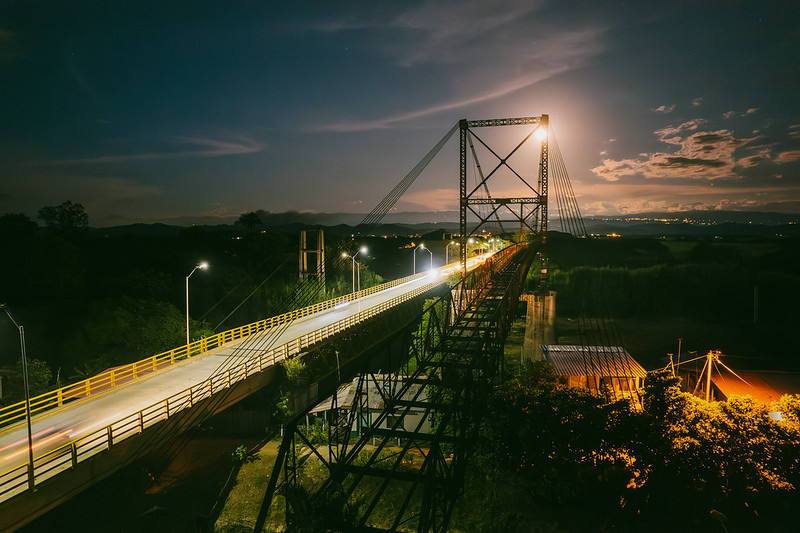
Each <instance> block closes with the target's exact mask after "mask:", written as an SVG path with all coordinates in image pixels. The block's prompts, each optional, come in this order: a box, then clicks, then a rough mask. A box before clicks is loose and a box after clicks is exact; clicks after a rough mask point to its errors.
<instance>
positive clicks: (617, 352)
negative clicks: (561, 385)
mask: <svg viewBox="0 0 800 533" xmlns="http://www.w3.org/2000/svg"><path fill="white" fill-rule="evenodd" d="M542 353H543V354H544V358H545V360H546V361H547V362H548V363H550V364H551V365H552V366H553V369H554V370H555V372H556V374H558V375H559V376H561V377H562V378H564V379H566V382H567V386H569V387H580V388H584V389H589V390H590V391H591V392H593V393H595V394H600V393H603V394H604V393H605V392H606V391H611V392H612V393H613V397H614V398H621V397H628V396H631V393H632V392H634V393H635V391H637V390H639V389H640V388H641V387H642V383H643V380H644V378H645V377H646V376H647V371H646V370H645V369H644V368H642V365H640V364H639V363H638V362H637V361H636V360H635V359H634V358H633V357H631V355H630V354H629V353H628V352H627V351H626V350H625V348H623V347H621V346H578V345H566V344H564V345H562V344H550V345H543V346H542Z"/></svg>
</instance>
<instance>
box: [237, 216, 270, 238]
mask: <svg viewBox="0 0 800 533" xmlns="http://www.w3.org/2000/svg"><path fill="white" fill-rule="evenodd" d="M263 223H264V222H262V220H261V217H260V216H258V214H257V213H255V212H254V211H250V212H249V213H242V215H241V216H240V217H239V220H237V221H236V224H239V225H241V226H244V227H246V228H247V233H253V232H254V231H255V229H256V227H258V226H261V225H262V224H263Z"/></svg>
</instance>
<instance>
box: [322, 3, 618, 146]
mask: <svg viewBox="0 0 800 533" xmlns="http://www.w3.org/2000/svg"><path fill="white" fill-rule="evenodd" d="M543 5H544V3H543V2H530V1H523V0H517V1H513V2H509V3H507V4H506V5H504V8H503V9H497V6H496V5H494V4H491V3H486V2H480V1H445V2H439V1H437V2H423V3H421V4H419V5H417V6H415V7H413V8H411V9H409V10H407V11H405V12H402V13H399V14H397V15H396V16H394V17H392V18H391V19H390V20H387V21H382V22H375V19H374V18H370V19H368V20H365V21H364V22H363V24H362V25H361V26H358V24H357V23H356V22H354V21H352V20H350V21H348V23H347V24H344V23H343V24H339V25H328V26H326V27H325V31H347V30H349V29H351V28H353V27H359V29H360V30H361V31H372V32H381V33H382V34H383V35H385V34H390V35H391V36H392V38H391V39H386V38H385V37H383V38H381V39H380V41H379V42H381V43H382V44H381V45H380V46H382V48H379V50H380V52H381V53H382V54H384V55H385V56H387V57H389V58H390V59H391V60H392V61H393V62H394V64H395V65H396V66H397V67H398V68H400V69H403V71H405V72H406V73H407V75H408V76H411V75H413V73H415V72H428V71H432V72H436V75H437V76H438V77H439V80H438V82H439V86H438V87H434V88H433V89H432V90H434V91H435V93H436V94H438V95H439V96H438V98H435V99H433V98H432V99H431V101H436V100H438V103H435V104H432V105H428V106H425V107H421V108H417V109H409V110H406V111H403V112H397V113H392V114H389V115H387V116H383V117H378V118H370V119H364V120H359V119H354V120H343V121H336V122H332V123H330V124H327V125H322V126H321V127H318V128H316V129H317V130H322V131H341V132H351V131H368V130H373V129H385V128H392V127H397V126H398V125H400V124H403V123H406V122H409V121H412V120H415V119H419V118H421V117H426V116H430V115H434V114H437V113H442V112H447V111H452V110H454V109H460V108H464V107H467V106H471V105H474V104H478V103H482V102H488V101H491V100H495V99H498V98H502V97H505V96H508V95H509V94H511V93H514V92H516V91H520V90H522V89H525V88H527V87H531V86H533V85H535V84H537V83H540V82H542V81H544V80H547V79H550V78H552V77H554V76H557V75H560V74H563V73H565V72H569V71H571V70H574V69H577V68H580V67H582V66H584V65H585V64H586V63H587V61H588V60H589V59H590V58H592V57H594V56H596V55H597V54H599V53H600V52H601V51H602V50H603V49H604V45H603V42H602V37H603V35H604V33H605V32H606V31H607V28H606V27H604V26H602V25H600V24H597V23H595V22H593V21H590V22H586V23H581V22H580V21H574V20H573V21H572V22H573V23H572V24H571V25H570V26H569V27H565V26H564V23H563V22H557V21H550V20H548V19H547V18H546V16H547V15H546V13H545V12H543V10H542V6H543ZM441 95H446V96H444V97H443V96H441Z"/></svg>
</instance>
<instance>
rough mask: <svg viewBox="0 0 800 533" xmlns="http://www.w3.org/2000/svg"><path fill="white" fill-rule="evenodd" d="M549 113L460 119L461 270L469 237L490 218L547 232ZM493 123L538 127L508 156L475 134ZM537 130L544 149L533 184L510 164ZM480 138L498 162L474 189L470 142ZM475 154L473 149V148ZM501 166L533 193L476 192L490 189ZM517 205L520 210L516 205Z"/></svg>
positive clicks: (523, 229) (529, 230) (525, 230)
mask: <svg viewBox="0 0 800 533" xmlns="http://www.w3.org/2000/svg"><path fill="white" fill-rule="evenodd" d="M548 122H549V117H548V115H541V116H538V117H521V118H501V119H485V120H471V121H470V120H466V119H462V120H461V121H459V123H458V124H459V133H460V135H459V169H460V171H459V180H460V187H459V190H460V199H459V230H460V234H461V237H460V238H461V240H460V244H461V246H460V247H461V252H460V253H461V256H460V257H461V266H462V272H466V262H467V253H468V252H467V243H468V242H469V239H470V237H472V236H473V235H477V234H478V233H479V230H480V228H481V227H483V226H484V225H486V224H487V223H489V221H490V219H491V218H492V217H494V218H495V219H496V220H497V221H498V222H500V223H502V222H514V223H519V228H520V234H521V235H522V234H525V233H536V234H539V235H541V238H542V239H544V235H545V234H546V232H547V189H548V167H549V160H548V136H547V130H548ZM494 126H536V127H535V128H533V129H532V130H531V131H530V132H529V133H528V134H527V135H526V136H525V137H524V138H523V139H522V141H521V142H520V143H519V144H517V145H516V147H515V148H514V149H513V150H512V151H511V152H510V153H509V154H508V155H506V156H505V157H503V156H500V155H498V154H497V152H495V151H494V150H493V149H492V148H491V147H490V146H489V145H488V144H486V143H485V142H484V141H483V140H482V139H480V138H479V137H478V136H477V135H475V133H474V131H473V130H474V129H475V128H484V127H494ZM537 130H541V131H543V132H544V133H545V134H544V135H543V136H542V137H541V138H540V139H539V140H540V141H541V150H540V156H539V172H538V183H537V186H536V187H534V186H532V185H531V184H529V183H528V182H527V181H526V180H525V179H524V178H523V177H522V175H521V174H520V173H518V172H517V171H516V170H514V168H512V167H511V165H510V164H509V159H510V158H511V157H512V156H513V155H514V154H515V153H516V152H517V151H518V150H519V149H520V148H521V147H522V145H523V144H525V143H526V142H527V141H528V140H529V139H530V137H531V136H532V135H533V134H534V132H536V131H537ZM473 137H474V138H475V139H477V140H478V141H479V142H480V143H481V144H482V145H483V146H484V147H485V148H486V149H487V150H488V151H489V152H490V153H491V154H493V155H494V156H495V157H496V158H497V165H496V166H495V167H494V169H493V170H492V171H490V172H489V173H488V174H486V175H485V176H483V174H481V180H480V183H479V184H478V185H477V186H476V187H475V188H473V189H471V190H470V189H469V188H468V186H467V145H468V144H469V145H470V146H472V142H471V139H472V138H473ZM473 153H474V149H473ZM500 168H506V169H508V170H510V171H511V173H512V174H513V175H514V176H516V177H517V178H518V179H519V182H520V186H521V188H522V189H523V190H525V191H526V192H527V193H530V194H524V195H520V196H517V197H511V198H495V197H493V196H492V195H491V194H487V197H485V198H481V197H478V196H477V194H478V192H479V191H484V190H485V191H487V193H488V182H489V180H490V179H491V178H492V176H493V175H495V174H496V172H497V171H498V170H499V169H500ZM480 205H488V206H491V212H490V213H489V214H488V215H483V214H481V213H479V212H478V211H477V210H476V209H474V208H473V207H472V206H480ZM517 206H518V210H515V208H516V207H517ZM501 210H502V212H503V213H504V214H506V215H511V217H512V218H511V219H506V220H501V219H500V216H499V214H498V212H499V211H501ZM470 217H473V219H477V222H475V223H474V224H470V221H469V220H468V219H469V218H470ZM542 261H543V269H542V272H543V273H545V274H546V271H547V270H546V264H547V260H546V258H545V256H544V255H542ZM542 283H543V284H545V283H546V277H545V278H543V280H542Z"/></svg>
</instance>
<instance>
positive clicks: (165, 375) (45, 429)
mask: <svg viewBox="0 0 800 533" xmlns="http://www.w3.org/2000/svg"><path fill="white" fill-rule="evenodd" d="M450 270H452V269H450ZM444 276H445V269H444V268H440V269H436V270H434V271H431V272H430V273H429V274H426V275H424V276H421V277H419V278H416V279H414V280H411V281H408V282H406V283H403V284H401V285H397V286H395V287H392V288H389V289H386V290H384V291H381V292H378V293H375V294H371V295H369V296H365V297H363V298H360V299H358V300H355V301H353V302H348V303H345V304H343V305H339V306H337V307H335V308H333V309H329V310H326V311H321V312H319V313H316V314H314V315H311V316H308V317H304V318H301V319H297V320H295V321H294V322H292V323H291V324H290V325H289V326H288V327H279V328H273V329H270V330H266V331H263V332H260V333H257V334H254V335H250V336H248V337H245V338H243V339H239V340H237V341H233V342H230V343H228V344H226V345H224V346H222V347H220V348H217V349H214V350H212V351H210V352H206V353H204V354H200V355H197V356H194V357H192V358H191V359H187V360H185V361H182V362H180V363H178V364H176V365H173V366H171V367H169V368H168V369H165V370H161V371H159V372H156V373H153V374H151V375H149V376H146V377H144V378H141V379H139V380H137V381H135V382H133V383H129V384H126V385H123V386H121V387H118V388H114V389H111V390H109V391H107V392H104V393H101V394H98V395H93V396H89V397H87V398H85V399H82V400H79V401H75V402H72V403H69V404H66V405H64V406H63V407H60V408H58V409H54V410H52V411H48V412H45V413H42V414H40V415H37V416H35V417H34V418H33V420H32V434H33V449H34V456H35V457H39V456H41V455H43V454H45V453H46V452H48V451H50V450H53V449H55V448H57V447H59V446H62V445H64V444H66V443H68V442H70V441H73V440H76V439H78V438H80V437H82V436H85V435H87V434H90V433H92V432H94V431H97V430H98V429H102V428H103V427H105V426H107V425H108V424H110V423H112V422H114V421H117V420H120V419H122V418H124V417H126V416H131V415H134V414H135V413H137V412H138V411H140V410H142V409H145V408H147V407H149V406H151V405H153V404H155V403H157V402H159V401H161V400H163V399H164V398H167V397H169V396H171V395H172V394H175V393H177V392H180V391H183V390H186V389H188V388H189V387H192V386H193V385H196V384H198V383H202V382H203V381H205V380H207V379H208V378H209V377H211V376H212V375H214V374H215V373H218V372H219V371H220V370H221V369H227V368H228V367H229V365H231V364H235V363H237V362H240V363H241V362H243V361H244V360H246V359H249V358H251V357H253V356H255V355H258V354H259V353H264V352H266V351H268V350H269V349H271V348H273V347H277V346H280V345H282V344H284V343H286V342H289V341H291V340H293V339H297V338H299V337H301V336H303V335H305V334H308V333H311V332H313V331H316V330H318V329H321V328H324V327H325V326H326V325H328V324H332V323H335V322H337V321H339V320H343V319H345V318H347V317H349V316H352V315H356V314H357V313H359V312H360V311H364V310H368V309H370V308H373V307H375V306H378V305H380V304H381V303H383V302H386V301H389V300H391V299H392V298H395V297H397V296H401V295H402V294H406V293H409V292H411V291H413V290H414V289H417V288H419V287H422V286H424V285H426V284H428V283H431V282H432V281H434V280H436V279H439V280H441V281H442V282H444V280H445V277H444ZM27 462H28V448H27V429H26V425H25V423H24V422H23V423H20V424H17V425H15V426H11V427H9V428H6V429H4V430H3V431H2V433H0V476H2V474H3V473H5V472H9V471H10V470H12V469H14V468H16V467H18V466H21V465H24V464H26V463H27ZM1 481H2V480H1V479H0V482H1Z"/></svg>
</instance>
